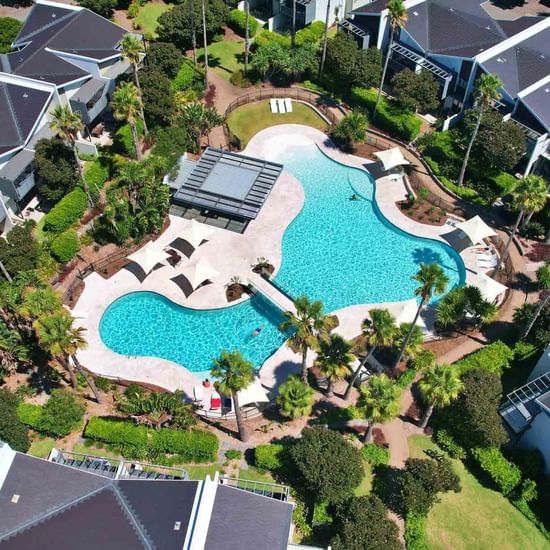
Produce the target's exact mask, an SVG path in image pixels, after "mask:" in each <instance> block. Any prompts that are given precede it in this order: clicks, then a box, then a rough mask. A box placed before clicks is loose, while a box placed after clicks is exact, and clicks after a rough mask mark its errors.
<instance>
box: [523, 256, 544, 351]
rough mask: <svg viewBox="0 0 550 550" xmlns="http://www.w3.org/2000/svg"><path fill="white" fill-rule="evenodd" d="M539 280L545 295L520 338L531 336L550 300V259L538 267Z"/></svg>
mask: <svg viewBox="0 0 550 550" xmlns="http://www.w3.org/2000/svg"><path fill="white" fill-rule="evenodd" d="M537 282H538V285H539V288H540V289H541V290H542V292H543V296H542V297H541V298H540V300H539V303H538V304H537V307H536V309H535V311H534V312H533V315H532V317H531V319H530V320H529V323H528V324H527V325H526V327H525V328H524V329H523V332H522V333H521V337H520V340H525V338H527V336H529V333H530V332H531V329H532V328H533V325H534V324H535V322H536V320H537V319H538V317H539V315H540V313H541V311H542V310H543V308H544V306H545V305H546V304H547V303H548V301H549V300H550V259H548V260H546V261H545V262H544V264H543V265H541V266H540V267H539V268H538V269H537Z"/></svg>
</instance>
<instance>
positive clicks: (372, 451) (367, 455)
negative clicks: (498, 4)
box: [361, 443, 390, 466]
mask: <svg viewBox="0 0 550 550" xmlns="http://www.w3.org/2000/svg"><path fill="white" fill-rule="evenodd" d="M361 455H362V456H363V460H366V461H367V462H368V463H369V464H370V465H371V466H387V465H388V464H389V462H390V450H389V449H388V448H387V447H382V446H380V445H377V444H376V443H367V444H366V445H365V446H364V447H363V448H362V449H361Z"/></svg>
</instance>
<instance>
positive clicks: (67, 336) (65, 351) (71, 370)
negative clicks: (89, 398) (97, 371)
mask: <svg viewBox="0 0 550 550" xmlns="http://www.w3.org/2000/svg"><path fill="white" fill-rule="evenodd" d="M73 321H74V319H73V318H72V316H71V315H69V314H68V313H66V312H65V311H62V312H59V313H54V314H51V315H48V316H43V317H40V318H39V319H37V320H36V321H35V322H34V323H33V326H34V329H35V331H36V336H37V338H38V343H39V344H40V347H41V348H42V349H43V350H44V351H45V352H46V353H48V354H49V355H50V357H51V358H52V359H53V360H54V361H56V362H57V363H58V364H60V365H61V366H62V367H63V368H64V369H65V370H66V371H67V372H68V374H69V378H70V380H71V385H72V386H73V389H74V390H75V391H76V390H77V388H78V382H77V379H76V374H75V368H76V370H77V371H78V372H79V373H80V374H81V375H82V376H83V377H84V379H85V380H86V382H87V384H88V386H90V389H91V390H92V393H93V394H94V397H95V399H96V401H97V402H98V403H101V397H100V396H99V392H98V391H97V388H96V386H95V383H94V381H93V380H92V378H91V377H89V376H88V375H87V374H86V372H85V371H84V369H83V367H82V365H81V364H80V362H79V361H78V359H77V358H76V352H77V351H78V350H79V349H84V348H85V347H86V346H87V343H86V340H85V338H84V332H85V329H83V328H82V327H73Z"/></svg>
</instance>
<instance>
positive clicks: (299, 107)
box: [227, 101, 327, 148]
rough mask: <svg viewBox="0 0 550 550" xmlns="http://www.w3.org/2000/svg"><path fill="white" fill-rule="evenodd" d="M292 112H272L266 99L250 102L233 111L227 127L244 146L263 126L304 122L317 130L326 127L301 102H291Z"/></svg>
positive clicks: (309, 108)
mask: <svg viewBox="0 0 550 550" xmlns="http://www.w3.org/2000/svg"><path fill="white" fill-rule="evenodd" d="M292 107H293V111H292V113H285V114H279V113H275V114H274V113H272V112H271V111H270V109H269V102H268V101H261V102H259V103H250V104H249V105H244V106H242V107H239V108H238V109H236V110H235V111H233V112H232V113H231V114H230V115H229V117H228V119H227V124H228V125H229V129H230V130H231V131H232V132H233V134H235V135H236V136H237V137H238V138H239V139H240V140H241V147H242V148H244V147H245V146H246V144H247V143H248V142H249V141H250V139H251V138H252V136H254V135H255V134H257V133H258V132H259V131H260V130H263V129H264V128H269V127H270V126H276V125H277V124H304V125H305V126H313V127H314V128H317V129H319V130H325V129H326V126H327V125H326V123H325V121H324V120H323V119H322V118H321V117H320V116H319V115H318V114H317V113H316V112H315V111H314V110H313V109H312V108H311V107H308V106H307V105H304V104H303V103H298V102H296V101H293V102H292Z"/></svg>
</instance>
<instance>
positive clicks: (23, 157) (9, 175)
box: [0, 149, 34, 181]
mask: <svg viewBox="0 0 550 550" xmlns="http://www.w3.org/2000/svg"><path fill="white" fill-rule="evenodd" d="M33 159H34V151H33V150H32V149H22V150H21V151H19V152H18V153H17V154H15V155H14V156H13V157H11V158H10V161H9V162H7V163H6V164H5V165H4V166H3V167H2V168H0V178H5V179H7V180H11V181H14V180H15V179H16V178H17V177H18V176H19V175H20V174H21V173H22V172H23V171H24V170H26V168H27V166H29V164H30V163H31V162H32V161H33Z"/></svg>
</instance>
